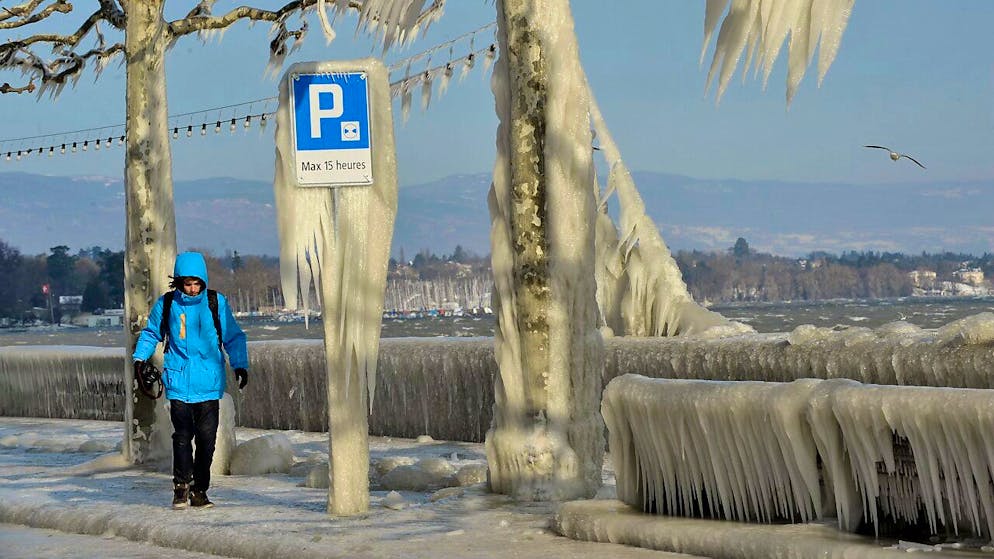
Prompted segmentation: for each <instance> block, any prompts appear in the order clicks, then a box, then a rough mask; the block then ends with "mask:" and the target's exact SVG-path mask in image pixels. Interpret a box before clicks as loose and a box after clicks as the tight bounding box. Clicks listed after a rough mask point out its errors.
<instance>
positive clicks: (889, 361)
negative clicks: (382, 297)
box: [0, 313, 994, 441]
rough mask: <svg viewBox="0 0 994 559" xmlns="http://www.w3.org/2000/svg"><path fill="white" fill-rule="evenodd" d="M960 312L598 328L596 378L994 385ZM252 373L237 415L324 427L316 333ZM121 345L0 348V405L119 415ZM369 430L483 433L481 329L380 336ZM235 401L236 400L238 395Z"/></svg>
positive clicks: (975, 324) (266, 358)
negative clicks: (939, 317)
mask: <svg viewBox="0 0 994 559" xmlns="http://www.w3.org/2000/svg"><path fill="white" fill-rule="evenodd" d="M992 318H994V317H992V316H991V315H990V314H989V313H984V314H980V315H975V316H972V317H967V318H965V319H962V320H959V321H956V322H953V323H950V324H948V325H946V326H944V327H943V328H941V329H939V330H921V329H919V328H917V327H915V326H912V325H910V324H907V323H893V324H889V325H885V326H882V327H880V328H878V329H875V330H870V329H867V328H850V329H848V330H844V331H839V332H837V331H833V330H830V329H819V328H814V327H811V326H801V327H798V328H797V329H795V330H794V331H793V332H791V333H789V334H749V335H742V336H735V337H730V338H718V339H709V338H707V337H706V336H686V337H675V338H607V339H606V340H605V370H604V377H605V378H604V380H605V381H607V380H610V379H612V378H614V377H616V376H618V375H620V374H626V373H637V374H640V375H643V376H649V377H656V378H698V379H714V380H759V381H791V380H795V379H799V378H851V379H854V380H858V381H860V382H864V383H870V384H888V385H917V386H947V387H958V388H994V344H992V343H991V339H992V338H991V335H990V333H991V332H994V320H992ZM249 354H250V358H251V368H252V371H253V375H252V383H251V384H250V385H249V387H248V388H247V389H246V390H245V391H244V392H243V394H242V398H241V401H240V402H237V405H238V410H239V413H238V422H239V424H240V425H244V426H249V427H260V428H277V429H303V430H307V431H323V430H326V429H327V414H326V413H325V410H326V400H325V395H324V394H325V386H326V381H325V380H324V378H325V374H324V352H323V350H322V343H321V341H320V340H307V341H305V340H286V341H267V342H250V343H249ZM122 359H123V355H122V350H121V349H117V348H92V347H69V346H58V347H2V348H0V415H4V416H29V417H31V416H34V417H70V418H80V419H111V420H119V419H121V418H122V415H121V413H122V412H123V409H124V398H123V394H124V391H123V390H124V388H123V386H122V381H121V378H120V376H121V375H120V374H119V372H120V367H121V366H123V364H122V362H121V360H122ZM378 369H379V372H378V377H379V378H380V381H378V382H377V385H376V393H375V397H374V398H375V401H376V402H377V406H376V407H375V409H374V410H373V414H372V416H370V418H369V425H370V427H369V429H370V433H372V434H374V435H390V436H402V437H416V436H418V435H424V434H427V435H431V436H432V437H435V438H436V439H446V440H466V441H482V440H483V437H484V435H485V433H486V430H487V428H488V427H489V425H490V420H491V417H492V415H491V414H492V408H493V401H494V396H493V386H494V378H495V375H496V371H497V367H496V363H495V361H494V357H493V340H492V339H490V338H469V339H467V338H386V339H383V340H381V342H380V351H379V363H378ZM236 400H237V399H236Z"/></svg>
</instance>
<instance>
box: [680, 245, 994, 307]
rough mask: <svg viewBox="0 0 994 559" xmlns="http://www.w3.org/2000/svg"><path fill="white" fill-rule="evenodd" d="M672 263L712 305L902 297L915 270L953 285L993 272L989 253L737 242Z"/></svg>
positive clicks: (683, 253) (696, 295) (693, 290)
mask: <svg viewBox="0 0 994 559" xmlns="http://www.w3.org/2000/svg"><path fill="white" fill-rule="evenodd" d="M675 258H676V262H677V265H678V266H679V267H680V270H681V271H682V273H683V277H684V281H686V282H687V287H688V288H689V289H690V292H691V294H692V295H693V296H694V298H695V299H697V300H698V301H704V300H707V301H712V302H732V301H784V300H817V299H834V298H846V299H862V298H866V299H879V298H886V297H905V296H908V295H911V294H912V290H913V288H914V285H913V283H912V280H911V278H910V277H909V276H908V272H912V271H915V270H930V271H933V272H935V273H936V278H937V281H944V280H945V281H952V280H953V279H954V278H953V272H955V271H956V270H959V269H961V268H964V267H969V268H972V267H976V268H980V269H981V270H982V271H983V272H984V274H985V277H990V275H991V274H992V273H994V255H992V254H990V253H985V254H984V255H983V256H981V257H979V258H978V257H976V256H973V255H970V254H962V253H952V252H944V253H938V254H929V253H926V252H923V253H921V254H920V255H906V254H902V253H898V252H875V251H865V252H858V251H849V252H844V253H842V254H841V255H838V256H837V255H834V254H830V253H827V252H812V253H810V254H808V255H807V256H805V257H802V258H790V257H784V256H773V255H771V254H764V253H759V252H756V251H754V250H752V249H751V248H750V247H749V243H748V241H746V240H745V239H744V238H741V237H740V238H739V239H738V240H737V241H736V243H735V245H734V246H732V247H731V248H729V249H728V250H727V251H724V252H701V251H696V250H695V251H680V252H678V253H677V254H676V255H675Z"/></svg>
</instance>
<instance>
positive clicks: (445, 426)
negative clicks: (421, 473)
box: [0, 338, 497, 441]
mask: <svg viewBox="0 0 994 559" xmlns="http://www.w3.org/2000/svg"><path fill="white" fill-rule="evenodd" d="M249 356H250V368H251V372H250V384H249V386H248V388H247V389H246V390H245V391H244V392H243V393H242V398H241V399H240V400H241V401H240V402H238V404H237V406H238V417H237V418H238V424H239V425H242V426H246V427H259V428H266V429H302V430H308V431H325V430H327V428H328V415H327V389H326V386H327V384H326V383H327V380H326V375H325V373H324V370H325V369H324V359H325V357H324V349H323V342H322V341H321V340H288V341H278V342H277V341H270V342H251V343H249ZM123 371H124V352H123V350H121V349H120V348H96V347H70V346H33V347H26V346H21V347H0V416H26V417H63V418H75V419H102V420H112V421H119V420H122V419H123V417H124V415H123V414H124V404H125V399H124V398H125V396H124V384H123V379H122V375H123ZM496 372H497V366H496V363H495V362H494V359H493V340H491V339H489V338H472V339H465V338H463V339H454V338H391V339H384V340H382V341H381V343H380V356H379V373H378V376H379V378H380V381H379V382H377V386H376V393H375V395H374V399H373V412H372V415H371V416H370V418H369V429H370V433H371V434H374V435H387V436H395V437H417V436H419V435H424V434H428V435H431V436H432V437H435V438H436V439H445V440H467V441H482V440H483V437H484V435H485V434H486V431H487V428H488V427H489V425H490V418H491V417H492V413H493V412H492V407H493V402H494V395H493V387H494V375H495V374H496ZM229 382H231V379H229Z"/></svg>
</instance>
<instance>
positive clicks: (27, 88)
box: [0, 78, 35, 93]
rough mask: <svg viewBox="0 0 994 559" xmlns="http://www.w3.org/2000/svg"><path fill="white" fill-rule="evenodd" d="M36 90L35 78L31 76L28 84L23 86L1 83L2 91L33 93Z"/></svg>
mask: <svg viewBox="0 0 994 559" xmlns="http://www.w3.org/2000/svg"><path fill="white" fill-rule="evenodd" d="M34 90H35V80H34V78H31V81H29V82H28V84H27V85H25V86H23V87H14V86H12V85H10V84H9V83H7V82H4V83H3V85H0V93H24V92H27V93H31V92H32V91H34Z"/></svg>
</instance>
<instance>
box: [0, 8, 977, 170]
mask: <svg viewBox="0 0 994 559" xmlns="http://www.w3.org/2000/svg"><path fill="white" fill-rule="evenodd" d="M241 3H243V2H238V4H241ZM248 3H249V4H257V5H265V6H276V5H278V4H282V3H281V2H280V3H276V2H248ZM76 4H77V5H79V8H77V9H85V10H88V9H89V3H87V2H83V1H80V2H76ZM607 4H608V3H605V2H595V1H593V0H574V2H573V15H574V18H575V21H576V30H577V35H578V37H579V44H580V52H581V58H582V61H583V64H584V67H585V69H586V71H587V73H588V76H589V78H590V80H591V83H592V85H593V88H594V91H595V94H596V96H597V98H598V101H599V102H600V105H601V108H602V111H603V112H604V115H605V117H606V119H607V122H608V126H609V127H610V128H611V130H612V133H613V135H614V136H615V140H616V141H617V143H618V144H619V146H620V148H621V150H622V154H623V156H624V157H625V159H626V161H627V163H628V164H629V166H630V167H631V168H632V169H635V170H645V171H657V172H666V173H674V174H682V175H689V176H692V177H697V178H739V179H772V180H791V181H804V182H848V183H887V182H907V181H919V180H920V181H929V182H932V181H943V182H951V181H957V180H984V181H992V182H994V162H992V161H994V160H992V154H994V58H992V55H991V53H992V52H994V34H992V33H990V29H992V28H994V2H991V1H990V0H957V1H956V2H941V1H939V0H931V1H926V0H858V1H857V2H856V5H855V9H854V12H853V15H852V17H851V19H850V21H849V26H848V28H847V30H846V33H845V35H844V37H843V40H842V47H841V49H840V51H839V54H838V57H837V58H836V61H835V63H834V64H833V65H832V67H831V69H830V70H829V72H828V75H827V77H826V78H825V82H824V84H823V85H822V87H821V88H820V89H819V88H817V87H816V81H817V79H816V78H817V75H816V72H815V69H814V68H809V73H808V75H807V76H806V77H805V80H804V83H803V84H802V86H801V88H800V91H799V92H798V94H797V96H796V97H795V98H794V101H793V104H792V105H791V107H790V109H789V110H788V109H787V108H786V105H785V101H784V74H785V66H786V64H785V62H786V60H785V59H782V60H779V61H778V63H777V66H776V69H775V70H774V73H773V75H772V77H771V79H770V83H769V87H768V88H767V90H766V91H763V90H762V84H761V83H760V82H759V81H757V80H754V79H752V78H751V77H750V78H749V79H747V80H746V81H745V83H743V82H742V80H741V79H740V77H739V75H737V76H736V78H735V79H734V81H733V83H732V84H731V85H730V87H729V89H728V91H727V93H726V94H725V96H724V98H723V99H722V101H721V104H720V105H717V106H716V104H715V101H714V95H713V92H712V93H711V95H709V96H705V94H704V84H705V78H706V67H707V65H706V64H705V66H704V67H701V66H699V65H698V56H699V53H700V48H701V41H702V35H703V17H704V3H703V2H695V1H682V2H675V1H667V2H659V1H658V0H619V1H617V2H611V3H610V6H611V8H610V9H604V6H605V5H607ZM234 5H236V3H235V2H228V1H224V0H221V1H218V2H217V4H216V9H215V12H217V13H220V12H222V11H226V10H227V9H230V7H232V6H234ZM185 7H186V3H184V8H183V9H185ZM81 13H82V12H81ZM168 15H172V16H174V17H175V16H178V15H180V14H179V13H174V14H168ZM493 19H494V8H493V5H492V3H491V2H484V1H482V0H450V1H449V2H448V5H447V7H446V14H445V16H443V18H442V20H441V21H440V22H438V23H436V24H435V25H434V26H432V27H431V28H430V29H429V31H428V32H427V33H426V34H425V35H424V36H423V37H422V38H421V39H420V40H419V41H418V42H417V43H415V44H413V45H411V46H409V47H407V48H405V49H403V50H401V51H392V52H390V53H388V55H387V57H386V59H387V61H388V62H392V61H395V60H398V59H400V58H403V57H404V56H409V55H411V54H414V53H417V52H420V51H422V50H424V49H426V48H428V47H430V46H432V45H435V44H437V43H440V42H443V41H445V40H447V39H450V38H453V37H455V36H458V35H460V34H462V33H464V32H466V31H470V30H472V29H476V28H478V27H479V26H481V25H483V24H486V23H488V22H490V21H492V20H493ZM268 29H269V27H268V25H261V24H259V25H255V26H254V27H250V26H249V25H247V24H244V23H242V24H238V25H236V26H235V27H233V28H231V29H229V30H228V31H227V32H226V33H225V34H224V35H223V38H221V39H220V40H218V39H215V40H212V41H211V42H210V43H209V44H207V45H204V44H202V43H201V42H200V41H199V40H198V39H196V38H195V37H185V38H183V39H181V40H180V41H179V42H178V43H177V44H176V46H175V47H174V48H173V50H172V51H171V52H170V55H169V59H168V62H167V81H168V91H169V103H170V113H171V114H176V113H184V112H190V111H196V110H200V109H206V108H209V107H216V106H222V105H228V104H232V103H239V102H242V101H249V100H252V99H258V98H262V97H268V96H272V95H275V94H276V87H277V81H276V78H272V77H266V76H265V69H266V62H267V60H268V46H267V45H268V42H269V36H268ZM337 29H338V33H339V35H338V38H337V39H336V40H335V41H334V42H332V43H331V44H330V45H326V44H325V41H324V38H323V36H322V35H321V33H320V29H319V27H318V25H317V24H316V22H312V25H311V32H310V35H309V36H308V37H307V41H306V44H305V46H304V48H302V49H301V50H300V51H298V52H296V53H294V54H293V55H292V56H291V57H290V58H288V60H287V64H291V63H293V62H298V61H305V60H320V59H333V58H334V59H344V58H356V57H364V56H369V55H371V54H374V55H375V54H378V53H379V52H380V50H379V49H378V48H376V47H374V46H372V45H373V43H372V41H370V40H368V39H365V38H363V37H360V38H359V39H358V40H357V39H356V38H355V37H354V33H353V29H354V19H352V18H347V19H345V20H342V21H340V22H339V25H338V26H337ZM16 36H18V33H17V32H16V31H15V32H14V33H12V32H11V31H4V32H3V33H2V34H0V39H6V38H11V37H16ZM110 36H112V37H113V36H114V35H113V34H110ZM114 40H117V39H116V38H115V39H114ZM489 40H490V36H482V37H479V38H478V39H477V43H476V44H477V46H481V45H482V43H484V42H485V41H489ZM456 54H460V51H459V47H457V50H456ZM783 54H785V51H784V53H783ZM708 57H710V52H709V53H708ZM708 60H709V58H708ZM18 77H19V76H18V74H16V73H12V72H4V73H0V82H3V81H10V82H12V83H16V82H18V81H19V80H18ZM123 103H124V71H123V68H122V67H119V66H118V65H117V64H114V65H112V66H111V67H110V68H108V69H107V70H106V71H105V72H104V74H103V75H102V76H101V77H100V78H99V79H97V80H95V81H94V79H93V75H92V74H87V75H85V76H84V77H83V78H82V79H81V80H80V82H79V83H78V85H77V86H76V87H75V88H74V89H66V90H65V91H64V92H63V94H62V95H61V96H60V97H59V98H58V99H55V100H54V101H52V100H49V99H48V97H44V98H42V99H41V100H37V99H36V98H35V96H32V95H27V94H24V95H3V96H0V123H2V125H0V139H9V138H16V137H22V136H31V135H35V134H47V133H54V132H59V131H67V130H75V129H80V128H88V127H94V126H102V125H109V124H118V123H121V122H123V121H124V106H123ZM394 108H395V111H394V115H395V119H396V130H397V133H396V137H397V147H398V164H399V172H400V182H401V185H402V186H403V185H407V184H418V183H422V182H427V181H430V180H434V179H437V178H441V177H445V176H448V175H452V174H460V173H478V172H489V171H490V170H491V168H492V165H493V157H494V134H495V127H496V117H495V116H494V109H493V97H492V94H491V93H490V89H489V81H488V79H487V78H485V77H484V76H483V75H482V74H481V72H480V71H479V69H477V70H474V72H473V73H472V74H470V75H469V77H468V78H467V79H466V80H465V81H464V82H462V83H456V82H455V81H453V83H452V85H451V86H450V88H449V90H448V92H447V93H446V95H444V96H443V97H441V98H439V97H438V95H437V93H436V96H435V98H434V99H433V102H432V107H431V108H430V109H429V110H428V111H427V112H423V111H421V110H420V109H419V108H417V107H415V108H414V109H413V110H412V113H411V117H410V119H409V120H408V121H407V122H406V123H403V122H402V121H401V119H400V110H399V103H395V105H394ZM863 144H882V145H888V146H892V147H894V148H896V149H899V150H901V151H904V152H907V153H910V154H912V155H914V156H915V157H916V158H917V159H918V160H919V161H922V162H923V163H924V164H925V165H926V166H927V167H928V169H927V171H922V170H921V169H919V168H918V167H916V166H915V165H913V164H911V163H910V162H908V161H905V160H901V161H898V162H897V163H892V162H891V161H890V160H889V159H887V157H886V154H885V153H883V152H879V151H876V150H868V149H865V148H863V147H861V146H862V145H863ZM4 149H6V148H4ZM173 156H174V171H173V172H174V177H175V178H177V179H193V178H205V177H214V176H232V177H239V178H252V179H259V180H271V178H272V175H273V141H272V128H269V129H268V130H266V131H265V132H263V133H260V131H259V130H258V129H256V128H253V129H252V130H251V131H250V132H249V133H245V132H243V131H242V130H241V129H240V130H239V131H238V133H237V134H234V135H232V134H229V133H228V132H227V129H225V130H224V132H223V133H222V134H220V135H214V134H213V133H212V134H209V135H208V137H207V138H201V137H199V136H198V135H194V137H193V138H191V139H187V138H185V136H182V135H181V136H180V139H179V140H178V141H175V142H174V143H173ZM3 171H24V172H31V173H44V174H53V175H83V174H85V175H107V176H115V177H120V176H121V175H122V174H123V173H122V171H123V159H122V151H121V150H119V149H112V150H109V151H108V150H103V151H101V152H92V151H91V152H88V153H86V154H82V153H79V154H76V155H74V156H62V157H59V156H56V157H54V158H51V159H50V158H47V157H44V158H38V157H32V158H28V159H27V160H23V161H21V162H19V163H16V164H14V163H5V162H3V161H0V172H3Z"/></svg>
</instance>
